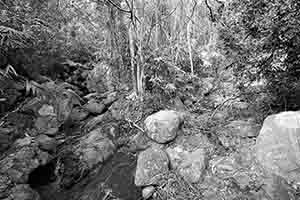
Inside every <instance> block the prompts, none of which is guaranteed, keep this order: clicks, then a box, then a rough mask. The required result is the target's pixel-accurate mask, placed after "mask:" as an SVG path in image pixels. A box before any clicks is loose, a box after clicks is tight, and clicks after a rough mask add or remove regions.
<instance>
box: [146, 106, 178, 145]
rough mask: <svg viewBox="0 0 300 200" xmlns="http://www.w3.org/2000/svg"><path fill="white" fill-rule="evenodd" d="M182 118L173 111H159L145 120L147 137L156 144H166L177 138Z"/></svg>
mask: <svg viewBox="0 0 300 200" xmlns="http://www.w3.org/2000/svg"><path fill="white" fill-rule="evenodd" d="M181 122H182V118H181V116H180V114H179V113H178V112H176V111H173V110H163V111H159V112H157V113H155V114H153V115H150V116H149V117H147V118H146V120H145V122H144V123H145V127H146V132H147V134H148V136H149V137H150V138H151V139H153V140H154V141H156V142H158V143H167V142H170V141H172V140H174V139H175V138H176V136H177V132H178V130H179V126H180V123H181Z"/></svg>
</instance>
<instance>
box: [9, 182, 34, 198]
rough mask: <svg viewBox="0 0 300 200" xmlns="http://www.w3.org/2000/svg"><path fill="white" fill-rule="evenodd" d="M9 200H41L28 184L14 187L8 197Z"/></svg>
mask: <svg viewBox="0 0 300 200" xmlns="http://www.w3.org/2000/svg"><path fill="white" fill-rule="evenodd" d="M8 199H9V200H40V196H39V194H38V193H37V192H36V191H34V190H33V189H31V188H30V186H29V185H27V184H20V185H16V186H15V187H13V188H12V189H11V191H10V195H9V197H8Z"/></svg>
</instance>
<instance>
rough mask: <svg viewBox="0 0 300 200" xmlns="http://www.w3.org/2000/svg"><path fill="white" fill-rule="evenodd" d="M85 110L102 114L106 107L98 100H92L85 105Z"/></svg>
mask: <svg viewBox="0 0 300 200" xmlns="http://www.w3.org/2000/svg"><path fill="white" fill-rule="evenodd" d="M85 108H86V110H87V111H89V112H90V113H93V114H102V113H103V111H104V109H105V105H104V104H103V103H102V102H97V101H96V100H91V101H89V102H88V103H87V104H86V105H85Z"/></svg>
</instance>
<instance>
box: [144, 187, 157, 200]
mask: <svg viewBox="0 0 300 200" xmlns="http://www.w3.org/2000/svg"><path fill="white" fill-rule="evenodd" d="M154 192H155V187H153V186H148V187H145V188H144V189H143V191H142V194H143V198H144V199H145V200H147V199H149V198H150V197H152V195H153V193H154Z"/></svg>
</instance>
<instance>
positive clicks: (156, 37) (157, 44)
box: [154, 0, 160, 49]
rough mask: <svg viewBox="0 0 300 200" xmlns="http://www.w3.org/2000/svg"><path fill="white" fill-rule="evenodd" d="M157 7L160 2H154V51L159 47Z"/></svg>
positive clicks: (158, 0)
mask: <svg viewBox="0 0 300 200" xmlns="http://www.w3.org/2000/svg"><path fill="white" fill-rule="evenodd" d="M159 6H160V0H157V1H156V11H155V42H154V43H155V49H158V47H159Z"/></svg>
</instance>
